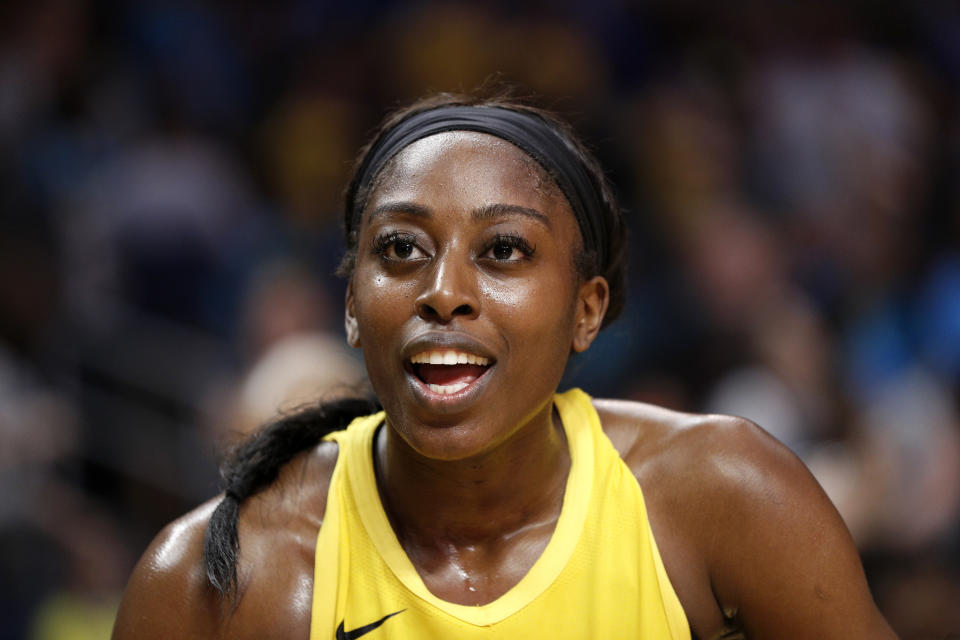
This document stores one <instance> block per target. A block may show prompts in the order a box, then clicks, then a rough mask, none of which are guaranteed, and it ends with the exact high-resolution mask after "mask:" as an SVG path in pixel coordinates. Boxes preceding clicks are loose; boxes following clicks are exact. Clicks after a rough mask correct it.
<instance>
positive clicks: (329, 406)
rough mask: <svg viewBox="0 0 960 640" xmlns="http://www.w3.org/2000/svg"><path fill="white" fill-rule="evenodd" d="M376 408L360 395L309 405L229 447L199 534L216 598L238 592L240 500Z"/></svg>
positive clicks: (373, 403)
mask: <svg viewBox="0 0 960 640" xmlns="http://www.w3.org/2000/svg"><path fill="white" fill-rule="evenodd" d="M379 409H380V407H379V405H378V403H377V402H376V401H374V400H369V399H361V398H345V399H342V400H335V401H333V402H328V403H324V404H321V405H318V406H313V407H308V408H306V409H303V410H300V411H297V412H296V413H293V414H290V415H287V416H282V417H280V418H277V419H276V420H274V421H273V422H271V423H269V424H268V425H267V426H266V427H264V428H263V429H261V430H260V431H258V432H257V433H255V434H254V435H252V436H251V437H250V438H248V439H247V440H245V441H244V442H243V443H242V444H240V445H239V446H238V447H237V448H236V449H234V451H233V452H232V453H231V454H230V456H229V458H227V460H226V461H225V462H224V464H223V466H222V467H221V468H220V478H221V484H222V486H223V489H224V496H223V499H222V500H221V501H220V504H218V505H217V508H216V509H214V511H213V513H212V514H211V515H210V522H209V523H208V524H207V530H206V532H205V534H204V538H203V564H204V568H205V569H206V573H207V580H208V581H209V582H210V585H211V586H212V587H213V588H214V589H216V590H217V591H218V592H219V593H220V595H221V596H223V597H226V598H231V599H236V596H237V588H238V579H237V556H238V555H239V552H240V541H239V539H238V538H237V515H238V513H239V509H240V505H241V504H242V503H243V501H244V500H246V499H247V498H249V497H250V496H251V495H253V494H254V493H256V492H257V491H259V490H260V489H262V488H263V487H266V486H269V485H270V484H271V483H272V482H273V481H274V480H275V479H276V477H277V474H278V473H279V472H280V469H281V468H282V467H283V466H284V465H285V464H287V463H288V462H290V460H292V459H293V458H294V457H296V456H297V454H299V453H300V452H302V451H306V450H307V449H310V448H311V447H313V446H316V445H317V444H318V443H319V442H320V441H321V440H323V438H324V436H326V435H327V434H328V433H331V432H333V431H336V430H338V429H343V428H345V427H346V426H347V425H349V424H350V422H352V421H353V419H354V418H357V417H359V416H363V415H368V414H371V413H375V412H376V411H378V410H379Z"/></svg>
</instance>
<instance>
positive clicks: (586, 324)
mask: <svg viewBox="0 0 960 640" xmlns="http://www.w3.org/2000/svg"><path fill="white" fill-rule="evenodd" d="M609 303H610V285H608V284H607V280H606V278H604V277H603V276H594V277H592V278H590V279H589V280H587V281H586V282H584V283H583V284H582V285H581V286H580V292H579V294H578V296H577V316H576V318H575V322H576V326H574V329H573V343H572V344H571V345H570V346H571V348H572V349H573V350H574V351H576V352H577V353H582V352H584V351H586V350H587V349H589V348H590V345H591V344H592V343H593V339H594V338H596V337H597V333H599V332H600V326H601V325H602V324H603V316H604V315H606V313H607V305H608V304H609Z"/></svg>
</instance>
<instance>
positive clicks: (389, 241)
mask: <svg viewBox="0 0 960 640" xmlns="http://www.w3.org/2000/svg"><path fill="white" fill-rule="evenodd" d="M398 242H403V243H409V244H411V245H413V247H414V248H417V237H416V236H415V235H414V234H412V233H404V232H401V231H390V232H388V233H383V234H381V235H379V236H377V237H375V238H374V239H373V247H372V248H373V253H374V254H376V255H378V256H380V259H381V260H384V261H387V262H404V261H406V260H409V258H395V257H390V256H388V255H387V252H388V250H389V249H390V247H392V246H394V245H396V244H397V243H398ZM500 247H507V248H510V249H516V250H519V251H520V252H522V253H523V254H524V255H523V257H522V258H519V259H510V258H503V259H500V258H496V257H494V258H493V259H494V260H495V261H497V262H518V261H519V260H529V259H530V258H532V257H533V254H534V253H535V252H536V250H537V248H536V247H535V246H534V245H531V244H530V243H529V242H527V240H526V239H525V238H523V237H522V236H519V235H516V234H512V233H498V234H497V235H496V236H494V238H493V239H492V240H491V241H490V242H489V243H488V244H487V246H486V248H485V249H484V250H483V254H482V255H486V254H487V253H490V252H491V251H493V250H495V249H497V248H500Z"/></svg>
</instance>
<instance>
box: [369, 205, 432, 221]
mask: <svg viewBox="0 0 960 640" xmlns="http://www.w3.org/2000/svg"><path fill="white" fill-rule="evenodd" d="M388 213H406V214H409V215H412V216H415V217H417V218H429V217H430V215H431V212H430V208H429V207H425V206H423V205H422V204H417V203H416V202H407V201H400V202H386V203H384V204H382V205H380V206H379V207H377V208H376V209H374V210H373V211H371V212H370V217H369V218H368V219H367V222H368V223H370V222H373V220H374V218H376V217H377V216H382V215H385V214H388Z"/></svg>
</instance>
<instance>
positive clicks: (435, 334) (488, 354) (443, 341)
mask: <svg viewBox="0 0 960 640" xmlns="http://www.w3.org/2000/svg"><path fill="white" fill-rule="evenodd" d="M435 349H445V350H453V351H463V352H466V353H472V354H473V355H475V356H483V357H484V358H486V359H487V360H489V361H490V366H491V367H492V366H494V365H495V364H496V363H497V358H496V357H495V356H494V355H493V352H492V351H491V350H490V349H488V348H487V347H486V346H485V345H484V344H483V343H482V342H480V341H478V340H477V339H475V338H473V337H472V336H469V335H467V334H464V333H459V332H450V331H429V332H427V333H421V334H419V335H417V336H415V337H414V338H412V339H411V340H409V341H408V342H407V343H406V344H405V345H403V348H402V349H401V350H400V357H401V358H403V362H404V363H407V362H409V361H410V358H412V357H413V356H415V355H417V354H418V353H421V352H423V351H431V350H435Z"/></svg>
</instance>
